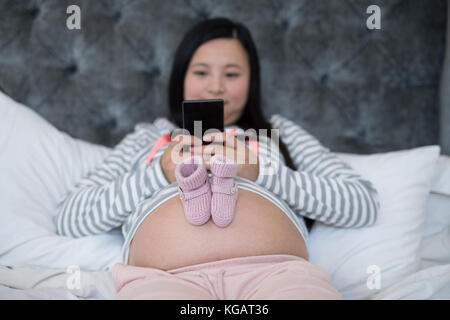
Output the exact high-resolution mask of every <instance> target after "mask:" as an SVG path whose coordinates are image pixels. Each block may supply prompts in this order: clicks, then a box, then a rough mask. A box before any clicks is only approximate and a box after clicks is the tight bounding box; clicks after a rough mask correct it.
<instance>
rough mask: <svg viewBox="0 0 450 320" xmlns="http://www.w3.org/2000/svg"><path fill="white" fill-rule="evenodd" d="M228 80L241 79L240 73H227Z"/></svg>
mask: <svg viewBox="0 0 450 320" xmlns="http://www.w3.org/2000/svg"><path fill="white" fill-rule="evenodd" d="M227 77H228V78H237V77H239V73H227Z"/></svg>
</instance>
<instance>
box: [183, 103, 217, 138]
mask: <svg viewBox="0 0 450 320" xmlns="http://www.w3.org/2000/svg"><path fill="white" fill-rule="evenodd" d="M223 109H224V106H223V100H220V99H215V100H184V101H183V105H182V116H183V129H185V130H187V131H188V132H189V134H190V135H196V136H197V137H198V138H200V139H202V137H203V135H204V134H205V132H206V131H207V130H208V129H216V130H219V131H220V132H223V131H224V114H223ZM194 121H201V131H200V130H197V131H198V132H195V126H194V124H195V123H194ZM200 134H201V136H200ZM203 144H208V143H205V142H204V143H203Z"/></svg>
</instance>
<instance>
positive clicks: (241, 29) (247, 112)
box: [168, 18, 314, 230]
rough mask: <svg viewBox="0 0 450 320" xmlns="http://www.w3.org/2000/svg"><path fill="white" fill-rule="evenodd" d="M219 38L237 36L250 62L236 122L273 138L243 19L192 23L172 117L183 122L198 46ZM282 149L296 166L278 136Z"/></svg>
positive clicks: (176, 78) (176, 65)
mask: <svg viewBox="0 0 450 320" xmlns="http://www.w3.org/2000/svg"><path fill="white" fill-rule="evenodd" d="M217 38H234V39H236V40H238V41H239V42H240V43H241V45H242V46H243V47H244V48H245V50H246V51H247V54H248V57H249V63H250V86H249V94H248V99H247V103H246V105H245V109H244V112H243V113H242V116H241V117H240V118H239V120H238V121H237V122H236V125H238V126H239V127H241V128H242V129H244V130H247V129H250V128H252V129H255V130H256V131H257V132H258V129H266V130H267V133H268V136H269V138H271V133H272V132H271V129H272V126H271V124H270V122H269V121H267V120H266V118H265V117H264V114H263V112H262V108H261V87H260V68H259V58H258V53H257V50H256V46H255V44H254V42H253V39H252V36H251V34H250V31H249V30H248V29H247V28H246V27H245V26H244V25H243V24H241V23H235V22H233V21H231V20H229V19H226V18H213V19H208V20H204V21H202V22H200V23H198V24H197V25H195V26H194V27H192V28H191V29H190V30H189V31H188V32H187V33H186V35H185V36H184V38H183V39H182V41H181V43H180V45H179V46H178V48H177V50H176V52H175V59H174V61H173V65H172V72H171V75H170V82H169V92H168V93H169V119H170V120H171V121H172V122H174V123H175V124H177V125H178V126H179V127H181V126H182V119H181V105H182V101H183V99H184V78H185V75H186V71H187V68H188V66H189V63H190V61H191V58H192V56H193V55H194V53H195V51H196V50H197V48H198V47H200V46H201V45H202V44H204V43H205V42H208V41H210V40H213V39H217ZM278 141H279V148H280V152H281V153H282V154H283V156H284V159H285V161H286V165H287V166H288V167H289V168H291V169H292V170H296V168H295V165H294V163H293V162H292V159H291V157H290V155H289V152H288V150H287V147H286V145H285V144H284V143H283V141H282V140H281V138H280V139H278ZM305 222H306V226H307V228H308V230H310V229H311V227H312V224H313V222H314V221H313V220H311V219H308V218H305Z"/></svg>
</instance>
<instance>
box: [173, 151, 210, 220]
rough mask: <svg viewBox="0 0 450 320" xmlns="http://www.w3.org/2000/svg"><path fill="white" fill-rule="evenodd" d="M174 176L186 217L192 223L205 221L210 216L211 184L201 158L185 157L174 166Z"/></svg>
mask: <svg viewBox="0 0 450 320" xmlns="http://www.w3.org/2000/svg"><path fill="white" fill-rule="evenodd" d="M175 177H176V179H177V182H178V192H179V194H180V199H181V202H182V203H183V208H184V215H185V217H186V219H187V220H188V221H189V222H190V223H192V224H194V225H202V224H204V223H206V222H207V221H208V220H209V218H210V217H211V186H210V184H209V180H208V172H207V171H206V166H205V164H204V163H203V159H202V158H201V157H199V156H192V157H190V158H187V159H185V160H184V161H182V162H181V163H179V164H178V165H177V166H176V167H175Z"/></svg>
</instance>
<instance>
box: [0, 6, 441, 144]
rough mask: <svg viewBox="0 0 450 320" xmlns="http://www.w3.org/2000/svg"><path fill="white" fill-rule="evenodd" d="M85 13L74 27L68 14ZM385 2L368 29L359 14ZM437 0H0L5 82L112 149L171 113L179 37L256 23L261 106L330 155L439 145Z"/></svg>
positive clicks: (75, 132)
mask: <svg viewBox="0 0 450 320" xmlns="http://www.w3.org/2000/svg"><path fill="white" fill-rule="evenodd" d="M72 4H76V5H78V6H79V7H80V8H81V30H69V29H68V28H67V27H66V19H67V18H68V17H69V15H68V14H67V13H66V9H67V7H68V6H69V5H72ZM371 4H376V5H378V6H379V7H380V8H381V29H380V30H368V29H367V27H366V19H367V18H368V17H369V14H367V13H366V9H367V7H368V6H369V5H371ZM446 8H447V4H446V1H445V0H430V1H423V0H391V1H389V0H386V1H377V0H367V1H366V0H283V1H281V0H231V1H230V0H228V1H224V0H199V1H195V0H191V1H188V0H186V1H183V0H168V1H160V0H155V1H153V0H150V1H149V0H134V1H133V0H129V1H118V0H95V1H94V0H90V1H88V0H45V1H44V0H42V1H39V0H30V1H27V0H0V86H1V87H2V88H3V90H5V91H6V93H7V94H9V95H10V96H11V97H12V98H14V99H16V100H18V101H20V102H22V103H24V104H25V105H28V106H30V107H31V108H32V109H34V110H36V111H37V112H38V113H39V114H41V115H42V116H43V117H44V118H46V119H47V120H48V121H50V122H51V123H52V124H54V125H55V126H56V127H57V128H59V129H61V130H63V131H66V132H68V133H69V134H71V135H72V136H74V137H77V138H81V139H85V140H88V141H91V142H95V143H102V144H105V145H108V146H112V145H114V144H115V143H117V142H118V141H119V140H120V139H121V138H122V137H123V136H124V135H125V134H126V133H128V132H131V131H132V130H133V127H134V125H135V124H136V123H137V122H140V121H152V120H153V119H154V118H155V117H157V116H163V115H165V114H166V109H167V103H166V101H167V84H168V78H169V73H170V68H171V63H172V56H173V53H174V50H175V48H176V46H177V45H178V43H179V41H180V40H181V38H182V36H183V34H184V32H186V30H187V29H188V28H189V27H191V26H192V25H193V24H194V23H196V22H198V21H200V20H202V19H203V18H206V17H215V16H224V17H228V18H231V19H234V20H237V21H240V22H244V23H245V24H246V25H247V26H248V27H249V29H250V30H251V32H252V34H253V36H254V40H255V42H256V45H257V47H258V49H259V56H260V59H261V61H260V62H261V68H262V69H261V72H262V81H263V84H262V87H263V90H262V92H263V103H264V106H263V108H264V112H265V114H266V115H267V116H269V115H271V114H273V113H281V114H283V115H285V116H288V117H290V118H292V119H294V120H295V121H296V122H297V123H299V124H301V125H302V126H303V127H304V128H305V129H306V130H308V131H309V132H310V133H312V134H313V135H314V136H316V137H317V138H318V139H319V140H320V141H321V142H322V143H323V144H324V145H326V146H327V147H329V148H330V149H331V150H333V151H339V152H354V153H374V152H384V151H390V150H398V149H404V148H410V147H415V146H421V145H426V144H437V143H439V140H440V137H439V132H440V128H439V99H438V98H439V94H438V90H439V80H440V77H441V68H442V63H443V60H444V53H445V31H446Z"/></svg>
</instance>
